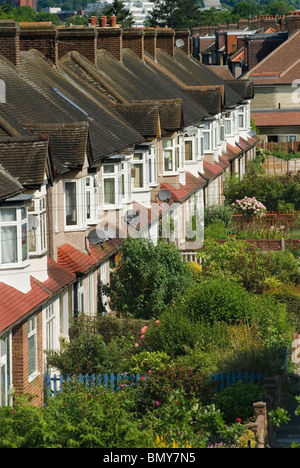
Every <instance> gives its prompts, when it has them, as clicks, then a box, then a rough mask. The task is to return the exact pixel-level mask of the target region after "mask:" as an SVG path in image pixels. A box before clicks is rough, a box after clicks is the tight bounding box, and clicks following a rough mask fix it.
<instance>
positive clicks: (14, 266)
mask: <svg viewBox="0 0 300 468" xmlns="http://www.w3.org/2000/svg"><path fill="white" fill-rule="evenodd" d="M29 265H30V261H29V259H28V260H26V261H25V262H18V263H2V264H1V265H0V271H5V270H23V269H25V268H27V267H29Z"/></svg>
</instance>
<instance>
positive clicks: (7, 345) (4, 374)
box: [0, 332, 12, 407]
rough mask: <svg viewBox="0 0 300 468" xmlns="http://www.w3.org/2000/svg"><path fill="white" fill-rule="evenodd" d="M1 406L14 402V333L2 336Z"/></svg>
mask: <svg viewBox="0 0 300 468" xmlns="http://www.w3.org/2000/svg"><path fill="white" fill-rule="evenodd" d="M0 344H1V346H0V407H1V406H9V405H10V404H11V403H12V398H11V396H10V391H11V389H12V333H11V332H8V333H5V334H4V335H2V336H0Z"/></svg>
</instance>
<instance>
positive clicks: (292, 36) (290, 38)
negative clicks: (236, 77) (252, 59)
mask: <svg viewBox="0 0 300 468" xmlns="http://www.w3.org/2000/svg"><path fill="white" fill-rule="evenodd" d="M299 34H300V30H298V31H296V32H295V33H294V34H292V35H291V36H290V37H288V38H287V40H286V41H283V43H282V44H280V45H279V46H278V47H276V48H275V49H274V50H273V51H272V52H271V53H270V54H268V55H267V56H266V57H265V58H263V59H262V60H261V61H260V62H258V63H257V64H256V65H255V67H253V68H252V70H250V71H249V72H248V73H246V74H245V75H244V77H243V80H245V79H248V78H250V77H251V75H252V73H253V71H255V70H256V69H258V68H259V66H261V65H263V64H264V63H265V62H267V61H268V60H270V59H271V58H272V57H273V56H274V55H275V54H276V53H277V52H278V51H280V50H281V49H282V48H283V47H285V46H286V44H288V43H289V42H291V41H292V40H293V39H295V37H296V36H298V35H299Z"/></svg>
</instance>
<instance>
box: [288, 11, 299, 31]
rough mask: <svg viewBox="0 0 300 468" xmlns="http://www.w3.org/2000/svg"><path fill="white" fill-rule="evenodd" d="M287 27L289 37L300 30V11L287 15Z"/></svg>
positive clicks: (290, 12)
mask: <svg viewBox="0 0 300 468" xmlns="http://www.w3.org/2000/svg"><path fill="white" fill-rule="evenodd" d="M286 27H287V31H288V34H289V36H290V35H291V34H293V33H294V32H296V31H298V30H299V29H300V11H289V13H288V14H287V15H286Z"/></svg>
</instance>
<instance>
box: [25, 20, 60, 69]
mask: <svg viewBox="0 0 300 468" xmlns="http://www.w3.org/2000/svg"><path fill="white" fill-rule="evenodd" d="M19 25H20V28H21V32H20V50H21V51H26V50H30V49H36V50H38V51H39V52H41V53H42V54H43V55H44V56H45V57H46V58H47V59H49V60H50V61H51V62H52V63H54V64H55V65H57V62H58V43H57V38H58V32H57V28H56V26H54V25H51V24H47V23H45V24H39V23H20V24H19Z"/></svg>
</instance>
